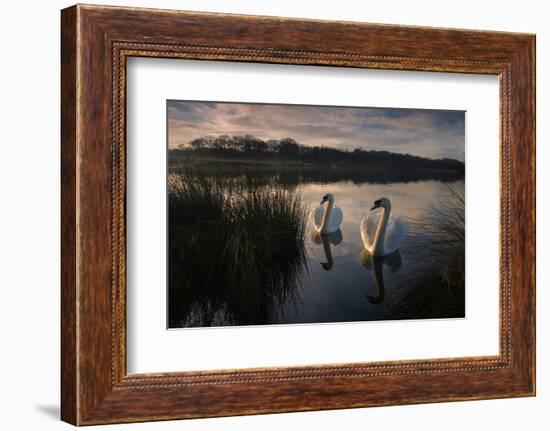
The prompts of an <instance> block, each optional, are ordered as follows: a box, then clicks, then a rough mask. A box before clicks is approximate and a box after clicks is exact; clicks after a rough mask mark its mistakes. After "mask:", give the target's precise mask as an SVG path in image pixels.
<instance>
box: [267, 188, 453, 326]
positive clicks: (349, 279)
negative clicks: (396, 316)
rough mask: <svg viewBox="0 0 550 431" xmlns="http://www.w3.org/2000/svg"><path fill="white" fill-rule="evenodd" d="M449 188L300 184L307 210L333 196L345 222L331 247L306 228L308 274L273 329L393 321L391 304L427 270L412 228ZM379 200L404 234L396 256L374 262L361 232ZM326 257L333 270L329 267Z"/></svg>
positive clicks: (416, 233)
mask: <svg viewBox="0 0 550 431" xmlns="http://www.w3.org/2000/svg"><path fill="white" fill-rule="evenodd" d="M448 186H449V183H443V182H439V181H421V182H408V183H391V184H373V183H372V184H371V183H363V184H354V183H352V182H350V181H348V182H338V183H327V184H323V183H307V184H303V185H302V186H301V190H302V193H303V199H304V200H305V201H306V202H307V203H309V204H310V205H311V206H315V205H317V204H318V202H319V201H320V200H321V197H322V196H324V195H325V194H326V193H329V192H330V193H332V194H333V195H334V197H335V205H336V206H339V207H340V208H342V210H343V212H344V221H343V223H342V225H341V235H339V234H337V235H335V236H336V238H334V239H333V240H332V242H333V243H335V244H330V241H329V244H323V243H322V242H321V241H320V240H319V238H318V237H317V238H313V236H314V235H312V234H313V232H312V227H311V225H308V231H309V232H310V234H309V235H308V237H307V240H306V253H307V272H308V274H307V276H304V278H303V282H302V285H303V288H302V290H301V291H300V293H299V295H298V297H297V298H295V299H294V300H293V301H291V302H289V303H287V304H286V305H285V306H284V307H283V309H282V310H281V315H280V316H279V321H278V322H274V323H308V322H341V321H356V320H357V321H360V320H382V319H391V318H392V313H391V306H392V304H395V303H396V302H397V301H399V298H400V297H401V296H402V295H403V294H404V293H405V291H406V290H407V289H408V288H410V287H411V286H412V284H413V283H414V282H416V280H417V278H418V277H417V273H421V272H423V271H425V270H426V262H423V261H422V259H419V258H418V255H419V253H418V250H417V247H418V239H419V238H418V232H415V231H414V230H415V227H414V226H415V224H414V222H415V221H419V220H421V219H422V217H425V216H426V212H427V210H428V208H430V207H431V206H432V205H437V203H438V201H439V200H440V199H441V198H442V197H443V198H444V197H445V195H446V194H448ZM380 197H387V198H389V199H390V200H391V203H392V212H393V213H395V214H398V215H399V216H401V217H402V218H403V220H404V221H405V224H406V226H407V232H406V235H405V237H404V238H403V240H402V242H401V246H400V250H399V255H398V256H393V257H392V259H386V260H390V261H383V262H372V259H371V258H370V257H369V256H368V254H367V253H366V252H365V251H364V247H363V242H362V240H361V235H360V233H359V226H360V224H361V221H362V220H363V218H364V217H366V216H367V215H368V213H369V208H370V207H371V206H372V203H373V201H374V200H376V199H378V198H380ZM331 239H332V238H331ZM327 255H328V256H327ZM330 257H332V265H327V264H326V263H327V262H329V261H330ZM382 260H383V259H382ZM323 263H324V264H325V265H323ZM329 267H330V268H329ZM325 268H327V269H325Z"/></svg>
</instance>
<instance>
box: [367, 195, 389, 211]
mask: <svg viewBox="0 0 550 431" xmlns="http://www.w3.org/2000/svg"><path fill="white" fill-rule="evenodd" d="M376 208H384V209H386V210H388V209H390V208H391V203H390V200H389V199H388V198H380V199H378V200H376V201H374V205H373V206H372V208H371V209H370V210H371V211H372V210H375V209H376Z"/></svg>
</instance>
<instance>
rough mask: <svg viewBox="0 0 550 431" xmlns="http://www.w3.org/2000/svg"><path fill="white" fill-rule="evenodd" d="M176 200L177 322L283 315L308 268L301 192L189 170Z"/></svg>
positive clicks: (172, 318) (173, 308)
mask: <svg viewBox="0 0 550 431" xmlns="http://www.w3.org/2000/svg"><path fill="white" fill-rule="evenodd" d="M168 202H169V209H168V213H169V250H168V254H169V269H168V273H169V276H168V278H169V323H170V326H171V327H184V326H218V325H247V324H262V323H269V322H270V321H272V320H273V319H275V318H276V316H277V313H278V310H279V309H280V306H281V305H282V304H284V303H285V302H286V301H288V300H289V299H291V298H293V297H294V296H295V294H296V292H297V290H298V286H299V282H298V280H299V279H300V277H301V276H303V273H304V271H303V269H304V265H305V251H304V237H305V224H306V214H307V209H306V208H305V206H304V205H303V204H302V200H301V196H300V194H299V193H297V192H295V191H290V190H284V191H272V190H271V189H269V188H267V187H263V188H262V187H258V186H256V185H254V184H245V183H242V182H238V181H229V182H228V181H224V180H221V179H219V178H216V177H208V176H201V175H195V174H193V173H192V172H184V173H180V174H177V175H174V174H173V175H170V177H169V183H168Z"/></svg>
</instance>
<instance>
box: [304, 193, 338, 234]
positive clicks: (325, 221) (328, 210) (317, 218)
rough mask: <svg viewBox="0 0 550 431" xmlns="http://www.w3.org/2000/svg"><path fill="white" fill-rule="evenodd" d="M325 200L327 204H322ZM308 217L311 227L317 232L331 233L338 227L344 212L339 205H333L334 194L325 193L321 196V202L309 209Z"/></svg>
mask: <svg viewBox="0 0 550 431" xmlns="http://www.w3.org/2000/svg"><path fill="white" fill-rule="evenodd" d="M325 202H327V204H326V205H325V206H324V205H323V204H324V203H325ZM310 218H311V223H312V224H313V228H314V229H315V230H316V231H317V232H318V233H331V232H336V231H337V230H338V229H339V228H340V225H341V224H342V220H343V219H344V213H343V212H342V210H341V209H340V208H339V207H335V206H334V196H333V195H332V194H331V193H327V194H326V195H325V196H323V200H322V201H321V204H320V205H319V206H318V207H317V208H314V209H313V210H312V211H311V214H310Z"/></svg>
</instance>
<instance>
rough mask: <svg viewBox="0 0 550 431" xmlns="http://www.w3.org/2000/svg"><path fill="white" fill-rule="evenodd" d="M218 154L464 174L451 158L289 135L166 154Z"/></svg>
mask: <svg viewBox="0 0 550 431" xmlns="http://www.w3.org/2000/svg"><path fill="white" fill-rule="evenodd" d="M188 156H198V157H219V158H227V159H252V160H281V161H297V162H302V163H318V164H324V163H331V164H340V163H351V164H356V165H371V166H377V167H384V168H392V169H405V170H410V169H415V170H418V169H430V170H443V171H452V172H455V173H461V174H464V163H463V162H461V161H459V160H455V159H451V158H443V159H430V158H426V157H420V156H414V155H410V154H401V153H392V152H389V151H379V150H364V149H362V148H356V149H354V150H341V149H337V148H332V147H325V146H312V147H310V146H305V145H301V144H299V143H298V142H296V141H295V140H294V139H293V138H289V137H285V138H282V139H268V140H263V139H260V138H258V137H255V136H252V135H244V136H237V135H235V136H229V135H220V136H203V137H200V138H196V139H193V140H191V141H190V142H188V143H187V144H181V145H180V146H179V147H178V148H177V149H173V150H170V157H174V158H180V157H188Z"/></svg>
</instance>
